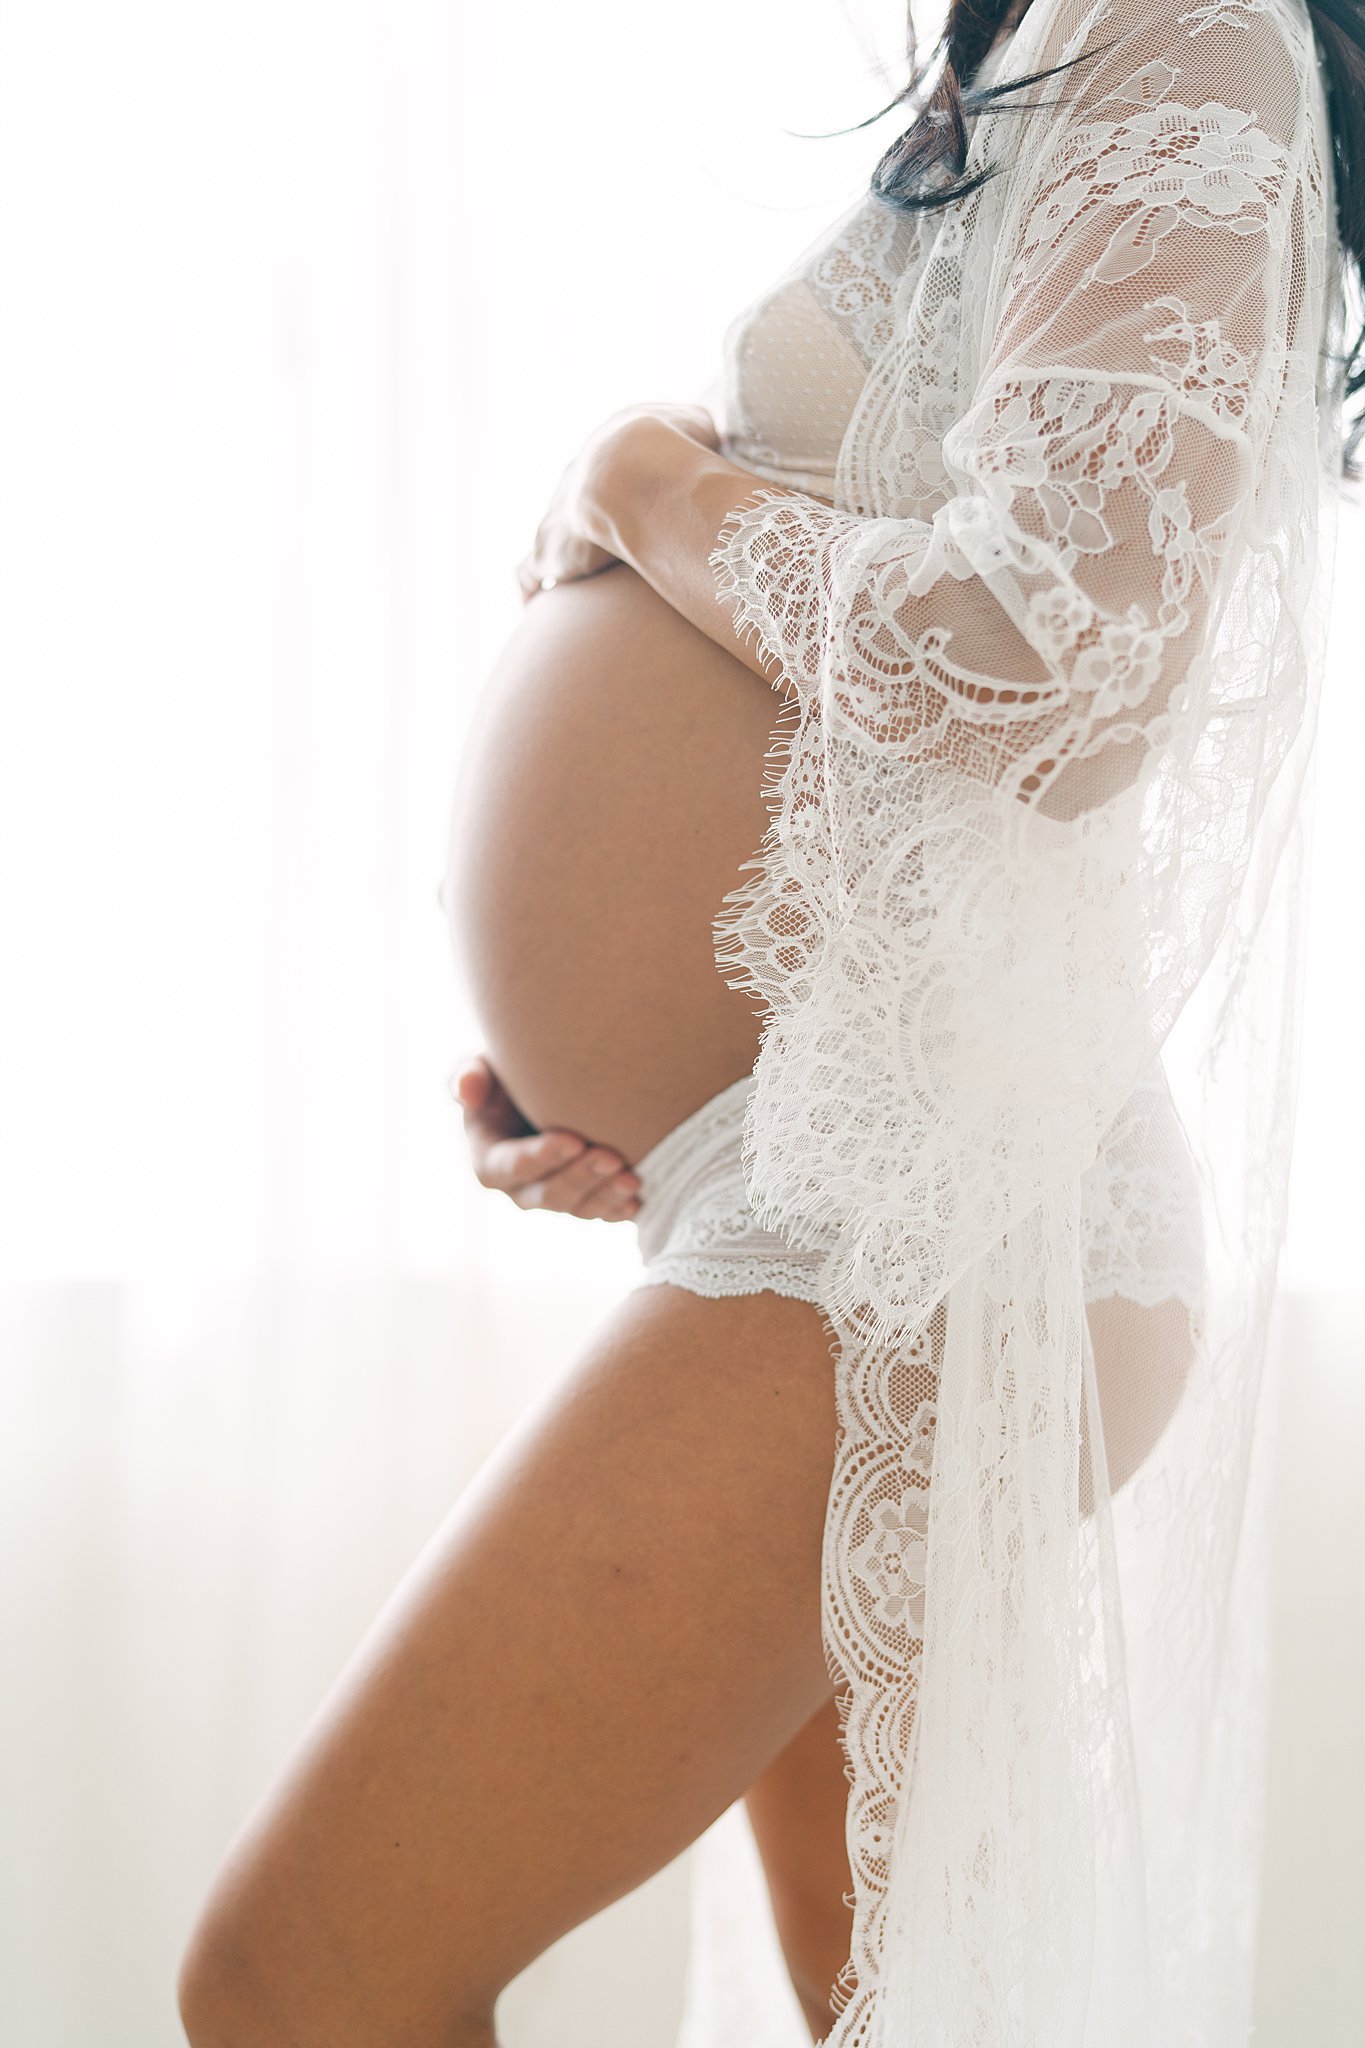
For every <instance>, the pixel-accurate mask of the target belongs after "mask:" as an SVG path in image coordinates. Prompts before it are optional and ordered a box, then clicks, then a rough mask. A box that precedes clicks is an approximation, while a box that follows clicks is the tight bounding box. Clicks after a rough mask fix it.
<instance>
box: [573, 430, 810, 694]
mask: <svg viewBox="0 0 1365 2048" xmlns="http://www.w3.org/2000/svg"><path fill="white" fill-rule="evenodd" d="M784 488H785V487H784V486H782V485H780V484H770V483H768V482H767V481H766V479H763V478H759V477H755V476H754V475H753V473H752V471H751V470H747V469H740V468H739V467H738V465H737V464H735V463H733V462H727V461H726V460H725V457H724V456H723V455H718V454H716V453H715V451H714V450H713V449H710V448H704V447H702V446H701V444H700V443H699V442H697V441H693V440H690V439H689V438H688V436H687V435H686V434H684V433H681V432H680V431H679V430H678V429H677V428H675V427H672V426H670V425H669V424H668V423H667V422H666V421H664V420H659V419H649V418H645V419H641V420H639V421H636V422H632V424H631V425H630V426H629V427H628V428H627V429H626V430H625V431H624V432H623V433H622V434H620V435H619V436H618V437H617V438H616V441H615V443H614V445H613V447H612V450H611V452H610V455H609V457H608V459H606V460H605V461H604V462H603V463H602V464H601V466H600V469H599V471H598V473H597V475H596V476H595V478H594V483H593V489H592V493H591V497H592V507H593V513H592V517H593V525H594V527H595V530H594V532H593V533H592V535H591V538H592V539H593V540H594V541H596V542H597V544H598V545H599V546H601V547H604V548H606V549H608V550H609V551H610V553H612V554H614V555H616V556H618V557H619V559H620V560H621V561H623V562H628V563H629V564H630V566H631V568H632V569H634V570H635V571H636V572H637V574H639V575H640V576H642V577H643V578H644V580H645V581H646V583H648V584H650V585H651V586H652V588H653V589H655V590H657V591H658V593H659V595H660V597H662V598H663V599H664V600H665V601H666V603H668V604H671V605H672V607H673V609H674V611H676V612H680V613H681V614H682V616H683V617H684V618H685V619H689V620H690V621H691V623H692V624H693V625H694V626H696V627H698V628H699V629H700V631H701V632H703V633H705V634H706V635H707V637H708V638H709V639H712V640H714V641H716V642H717V643H718V645H720V646H721V647H724V648H725V650H726V652H727V653H729V654H733V655H734V656H735V658H736V660H738V661H742V662H743V663H744V665H745V667H746V668H749V669H752V670H753V672H754V674H755V675H757V676H761V677H762V678H763V680H764V681H765V682H769V683H771V682H775V681H776V680H777V675H778V671H777V667H776V664H775V663H774V662H773V661H772V660H770V659H769V660H767V661H766V662H765V660H764V657H763V655H762V653H761V651H760V649H759V647H758V644H757V642H756V640H755V639H754V637H753V636H752V635H746V636H745V637H744V638H741V637H740V633H739V631H738V630H737V629H736V625H735V619H734V612H733V608H732V606H730V605H727V604H725V603H723V602H722V601H721V600H720V598H719V596H718V594H717V589H716V576H715V571H714V569H713V568H712V567H711V563H710V560H709V557H710V554H711V551H712V549H713V548H714V547H715V545H716V539H717V536H718V534H719V533H720V529H721V526H722V525H723V524H724V521H725V520H726V518H727V517H728V516H729V514H730V513H731V512H732V511H733V510H734V508H735V507H736V506H737V505H739V504H741V503H742V502H743V501H744V500H746V499H748V498H750V497H752V496H753V494H754V493H755V491H774V492H780V491H782V490H783V489H784ZM791 495H793V496H799V495H800V493H797V492H793V493H791Z"/></svg>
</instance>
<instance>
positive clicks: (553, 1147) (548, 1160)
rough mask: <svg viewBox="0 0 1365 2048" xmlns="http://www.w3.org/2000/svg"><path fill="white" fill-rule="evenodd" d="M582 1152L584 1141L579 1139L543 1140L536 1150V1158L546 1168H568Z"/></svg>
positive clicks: (557, 1138)
mask: <svg viewBox="0 0 1365 2048" xmlns="http://www.w3.org/2000/svg"><path fill="white" fill-rule="evenodd" d="M582 1150H583V1145H582V1141H581V1139H578V1138H569V1137H556V1138H542V1139H541V1141H540V1143H539V1145H538V1146H537V1148H536V1157H537V1158H538V1159H539V1160H540V1161H541V1163H542V1165H545V1166H567V1165H568V1163H569V1161H570V1160H571V1159H576V1158H577V1157H578V1155H579V1153H580V1152H581V1151H582Z"/></svg>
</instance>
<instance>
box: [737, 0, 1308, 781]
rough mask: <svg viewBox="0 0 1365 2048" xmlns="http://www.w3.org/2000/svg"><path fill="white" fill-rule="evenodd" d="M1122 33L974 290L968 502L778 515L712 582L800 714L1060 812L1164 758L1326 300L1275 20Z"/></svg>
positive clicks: (966, 422)
mask: <svg viewBox="0 0 1365 2048" xmlns="http://www.w3.org/2000/svg"><path fill="white" fill-rule="evenodd" d="M1232 21H1235V22H1236V24H1237V25H1236V27H1235V29H1234V28H1232V27H1231V26H1230V23H1231V22H1232ZM1062 28H1063V23H1059V25H1058V27H1057V29H1056V30H1055V31H1054V32H1053V34H1052V35H1051V36H1049V38H1048V39H1047V43H1046V46H1045V47H1044V49H1042V50H1040V51H1039V52H1038V53H1037V56H1036V59H1032V58H1031V60H1030V69H1034V68H1041V67H1043V66H1044V65H1046V64H1047V63H1049V62H1053V61H1056V59H1057V58H1058V57H1059V56H1060V55H1061V54H1062V43H1063V34H1062ZM1220 29H1221V30H1222V33H1221V35H1220V34H1218V33H1216V32H1215V33H1214V34H1210V33H1209V32H1210V30H1213V31H1217V30H1220ZM1096 31H1097V32H1096V33H1095V34H1094V35H1093V37H1092V38H1091V40H1092V41H1095V42H1099V43H1101V44H1106V45H1107V47H1105V48H1103V50H1102V54H1100V55H1099V56H1098V57H1097V58H1095V59H1093V60H1092V59H1089V58H1082V60H1081V62H1080V63H1078V64H1077V65H1076V66H1075V67H1074V68H1073V69H1072V70H1070V71H1066V72H1063V73H1061V74H1060V77H1059V78H1058V79H1057V80H1053V81H1048V82H1047V83H1046V85H1044V86H1041V87H1037V88H1034V90H1036V91H1046V90H1047V89H1048V87H1051V89H1052V91H1053V92H1054V93H1057V92H1060V95H1061V97H1062V100H1063V103H1064V104H1063V108H1062V110H1061V111H1060V112H1056V111H1054V112H1051V113H1048V114H1045V115H1042V116H1038V117H1035V121H1036V122H1037V123H1038V126H1030V127H1029V128H1028V129H1027V130H1026V132H1025V133H1026V145H1025V147H1024V148H1023V149H1021V151H1020V156H1021V158H1022V159H1024V160H1025V161H1026V160H1027V159H1028V158H1029V157H1034V156H1035V155H1036V156H1041V159H1042V160H1041V162H1040V163H1039V168H1038V170H1037V172H1036V173H1035V174H1034V175H1033V176H1032V177H1031V179H1029V180H1027V181H1022V180H1020V178H1019V172H1018V168H1017V166H1015V165H1012V166H1011V168H1010V170H1009V172H1008V177H1009V181H1010V183H1011V184H1012V185H1013V184H1016V183H1018V184H1020V185H1021V186H1022V189H1019V190H1018V191H1016V192H1012V193H1011V197H1010V200H1009V202H1008V204H1007V208H1006V213H1005V218H1004V220H1003V221H1002V223H1001V227H1002V234H1003V247H1002V248H1001V249H1000V250H999V251H998V252H997V254H996V255H995V257H994V259H993V261H992V262H991V263H990V264H989V266H979V265H974V264H972V263H971V262H970V261H969V262H968V264H967V266H966V268H965V270H964V283H965V282H968V281H970V283H971V285H972V288H973V290H974V291H975V290H977V289H981V290H982V292H983V308H984V318H983V320H982V327H983V330H984V331H985V333H986V335H987V336H988V337H989V346H988V348H987V351H986V354H985V360H984V363H983V365H982V368H981V372H980V377H979V381H978V383H977V386H976V389H975V391H974V393H972V395H971V398H970V403H969V404H968V405H967V407H966V409H965V411H964V412H963V413H962V414H961V416H960V417H959V418H958V419H957V421H956V422H955V424H953V425H952V426H951V427H950V428H949V430H948V431H947V432H946V433H945V434H944V436H943V439H942V449H941V459H942V468H943V472H944V475H945V477H946V479H947V487H946V490H945V493H944V496H943V499H942V502H941V504H940V505H939V506H938V507H937V509H936V510H935V511H934V512H933V513H932V515H931V516H929V517H923V518H921V517H911V518H906V517H899V516H895V515H890V516H882V517H878V516H876V515H875V514H874V515H872V516H866V515H860V514H855V513H852V512H847V511H839V510H830V509H829V508H827V507H825V506H823V505H821V504H820V503H819V502H818V501H815V500H811V499H806V498H801V497H792V496H785V497H784V496H778V495H776V494H774V493H771V492H766V491H760V492H758V493H756V494H754V495H753V496H752V497H751V498H750V499H748V500H746V501H745V502H744V503H743V504H741V505H740V506H739V507H738V508H737V509H736V511H735V512H734V513H733V514H732V516H731V518H730V519H729V520H728V521H727V523H726V526H725V528H724V529H723V530H722V533H721V535H720V537H719V541H718V545H717V548H716V550H715V553H714V554H713V557H712V561H713V566H714V567H715V569H716V571H717V574H718V579H719V583H720V594H721V596H722V598H723V599H725V600H727V601H729V602H730V603H731V604H733V606H734V607H735V610H736V615H737V620H738V623H739V624H740V627H741V630H744V629H747V630H748V631H750V632H751V633H753V634H754V635H756V636H757V638H758V640H759V642H760V644H761V646H762V648H763V650H764V652H765V654H766V655H767V656H769V657H770V658H771V660H772V661H773V662H774V663H775V664H776V665H777V666H778V668H779V669H780V671H781V673H782V675H783V676H784V677H785V678H786V680H787V681H788V682H789V683H790V684H791V685H792V686H794V687H795V688H796V689H797V690H799V691H801V692H803V693H805V694H807V695H812V694H817V693H818V694H819V695H820V696H821V698H822V699H823V701H824V703H825V706H826V709H827V710H828V711H829V713H830V714H831V715H837V716H838V718H839V719H840V721H841V722H842V723H843V724H844V725H846V726H848V725H852V726H856V727H857V728H858V729H859V730H860V731H861V733H862V735H863V737H864V739H865V740H866V741H869V742H871V743H872V744H874V745H878V746H892V747H895V748H897V749H901V750H905V749H907V748H909V749H911V750H913V752H914V754H915V756H916V757H917V758H931V757H932V758H937V759H941V760H944V761H947V762H950V763H952V764H953V765H954V766H956V767H958V768H960V769H961V770H962V771H963V772H964V773H966V774H969V775H974V776H975V775H985V776H988V777H990V778H992V779H999V778H1002V777H1004V778H1007V779H1009V780H1010V781H1011V782H1012V783H1013V785H1014V788H1015V790H1016V793H1018V794H1020V795H1026V794H1033V793H1035V792H1041V791H1042V790H1044V789H1046V790H1048V791H1049V792H1050V793H1049V795H1048V797H1047V799H1046V800H1045V802H1044V804H1043V808H1044V809H1045V810H1049V811H1053V812H1055V813H1056V814H1058V815H1065V814H1068V813H1070V812H1072V811H1073V810H1075V809H1077V808H1079V807H1081V806H1083V805H1085V804H1086V803H1089V802H1093V801H1094V800H1095V798H1096V795H1097V794H1099V793H1102V789H1103V788H1104V787H1108V786H1110V782H1111V781H1117V784H1118V786H1122V785H1123V784H1124V783H1126V782H1128V781H1130V780H1131V779H1132V777H1133V775H1134V774H1135V773H1136V772H1137V770H1138V763H1139V761H1140V759H1141V756H1142V755H1143V754H1144V753H1145V752H1146V751H1147V750H1148V749H1149V748H1151V747H1152V746H1159V745H1160V744H1161V742H1162V736H1163V719H1164V715H1165V713H1166V712H1167V710H1168V708H1169V705H1170V698H1171V692H1172V690H1173V689H1174V688H1175V687H1176V686H1177V684H1178V682H1179V679H1180V677H1181V676H1182V675H1183V674H1184V673H1185V671H1186V670H1187V669H1188V667H1189V665H1190V663H1191V661H1192V659H1193V658H1194V655H1195V651H1196V648H1197V645H1198V642H1199V638H1200V635H1201V633H1202V631H1203V629H1204V627H1205V625H1206V623H1207V620H1208V616H1209V611H1210V607H1211V606H1212V605H1213V604H1214V602H1215V601H1216V596H1217V593H1218V591H1219V587H1220V571H1221V569H1222V568H1223V566H1224V565H1225V564H1226V563H1227V561H1228V557H1229V543H1230V540H1231V539H1232V537H1233V535H1234V533H1235V532H1236V529H1237V525H1238V523H1239V521H1240V520H1241V519H1242V518H1243V517H1245V516H1246V515H1247V514H1248V513H1249V511H1250V510H1251V500H1252V497H1253V493H1254V479H1255V476H1256V470H1257V461H1258V456H1259V453H1260V451H1261V450H1262V449H1263V447H1264V444H1265V441H1266V436H1267V431H1268V428H1269V425H1270V422H1271V419H1272V417H1273V415H1274V412H1275V409H1276V405H1277V401H1278V399H1279V397H1280V395H1281V387H1282V384H1283V381H1284V379H1285V377H1286V375H1287V373H1288V371H1289V369H1290V367H1291V366H1292V365H1293V361H1294V359H1293V353H1292V351H1293V343H1294V337H1295V328H1296V322H1297V319H1298V315H1299V310H1300V305H1301V301H1302V296H1303V290H1304V284H1305V277H1306V250H1305V233H1306V221H1305V216H1304V212H1303V207H1302V196H1301V193H1300V191H1299V183H1298V177H1297V175H1296V174H1297V171H1298V167H1299V160H1300V156H1301V152H1302V148H1303V141H1304V136H1303V119H1304V105H1303V93H1302V88H1301V80H1300V78H1299V76H1298V75H1297V73H1296V67H1295V64H1294V62H1293V60H1292V57H1291V55H1290V53H1289V52H1288V51H1287V49H1286V45H1285V39H1284V33H1283V30H1282V28H1281V27H1280V25H1279V23H1278V22H1277V20H1276V17H1275V16H1274V14H1273V13H1271V12H1269V11H1261V12H1256V11H1253V10H1252V9H1251V8H1250V7H1239V8H1238V9H1236V10H1235V12H1234V10H1232V9H1231V8H1227V9H1219V8H1217V7H1215V6H1206V7H1202V8H1196V9H1194V10H1192V11H1190V12H1187V13H1185V14H1182V15H1181V16H1180V17H1179V19H1178V20H1177V19H1175V17H1174V15H1173V13H1171V12H1168V11H1167V10H1166V9H1164V8H1160V7H1158V8H1156V9H1153V10H1150V11H1149V10H1146V9H1144V10H1143V11H1142V16H1141V18H1134V16H1133V14H1132V13H1131V12H1129V13H1128V14H1127V15H1126V16H1125V15H1124V14H1123V13H1122V12H1121V11H1119V10H1114V9H1110V10H1108V11H1107V12H1105V13H1104V14H1102V15H1100V16H1097V17H1096ZM1076 41H1077V39H1076V38H1075V37H1074V36H1073V37H1072V38H1070V39H1069V43H1068V47H1067V50H1066V54H1072V53H1073V52H1072V49H1071V47H1070V44H1074V43H1075V42H1076ZM1001 125H1002V124H1001V122H1000V121H999V120H997V121H996V122H994V123H993V124H992V131H993V133H994V135H995V140H996V143H997V146H998V144H999V142H1000V141H1001V139H1002V138H1001V136H1000V133H999V130H1000V127H1001ZM1039 126H1041V127H1042V128H1043V134H1042V135H1040V134H1039ZM1044 139H1045V144H1046V146H1045V148H1040V144H1042V143H1043V141H1044ZM887 397H888V394H887V393H885V392H883V393H881V394H880V398H881V400H882V402H883V403H885V402H886V399H887ZM904 431H906V432H908V433H909V434H913V433H914V432H915V431H916V422H915V421H914V420H913V419H912V420H911V421H909V422H908V423H907V424H906V427H905V429H904ZM1102 749H1103V750H1114V751H1117V753H1118V754H1119V755H1120V756H1121V758H1122V765H1121V766H1119V767H1117V768H1116V770H1115V774H1114V776H1113V777H1110V778H1108V779H1107V780H1106V781H1105V782H1104V783H1103V784H1101V782H1100V781H1099V779H1098V771H1097V769H1096V768H1095V767H1094V766H1093V765H1091V766H1090V767H1088V768H1087V769H1086V770H1085V771H1084V772H1083V773H1078V772H1077V771H1076V769H1075V768H1074V766H1072V765H1070V764H1073V763H1075V762H1076V761H1077V760H1078V759H1085V760H1087V761H1088V762H1091V763H1092V764H1093V762H1094V759H1095V756H1096V755H1097V754H1098V753H1099V752H1100V751H1101V750H1102Z"/></svg>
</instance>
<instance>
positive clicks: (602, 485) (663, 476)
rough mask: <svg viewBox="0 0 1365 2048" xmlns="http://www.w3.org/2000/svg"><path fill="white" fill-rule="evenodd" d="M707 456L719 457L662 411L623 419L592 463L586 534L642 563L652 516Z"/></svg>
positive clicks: (679, 490) (623, 556) (619, 555)
mask: <svg viewBox="0 0 1365 2048" xmlns="http://www.w3.org/2000/svg"><path fill="white" fill-rule="evenodd" d="M707 460H710V461H713V462H714V461H715V460H717V458H716V457H715V456H714V455H712V453H711V450H710V449H708V448H704V447H702V445H701V443H700V442H698V441H694V440H692V439H691V438H690V436H688V435H687V434H684V433H683V432H682V431H681V430H680V429H679V428H677V427H675V426H672V425H670V423H669V422H668V421H667V420H664V419H660V418H659V416H658V415H657V414H654V413H638V414H636V415H634V416H633V417H631V418H629V419H626V420H623V421H622V422H621V424H620V425H619V426H617V427H615V428H613V429H612V430H611V432H610V433H609V434H608V435H607V436H606V437H605V438H604V440H603V443H602V446H601V448H600V450H599V452H598V456H597V460H596V461H595V463H594V465H593V470H592V476H591V480H590V484H589V489H588V492H587V498H588V503H587V506H586V507H585V510H586V512H587V517H586V519H585V521H584V524H585V527H586V528H588V529H589V531H588V535H587V537H588V538H589V539H590V540H592V541H594V542H595V543H596V544H597V546H598V547H602V548H606V549H607V551H608V553H610V554H613V555H615V556H616V557H617V558H618V559H619V560H620V561H623V562H629V563H631V565H632V566H633V567H636V568H638V567H639V566H640V563H639V557H640V555H641V553H642V552H643V542H644V537H645V535H646V534H647V533H648V531H649V527H650V522H651V516H652V515H653V516H654V517H655V518H656V519H657V515H658V513H659V510H660V507H661V506H663V505H667V504H669V503H671V502H676V501H677V499H678V497H679V495H680V494H681V493H684V492H685V491H686V489H687V487H688V484H689V482H690V481H691V480H692V478H693V477H694V475H695V473H696V470H697V467H698V465H699V464H700V463H702V462H703V461H707Z"/></svg>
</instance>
